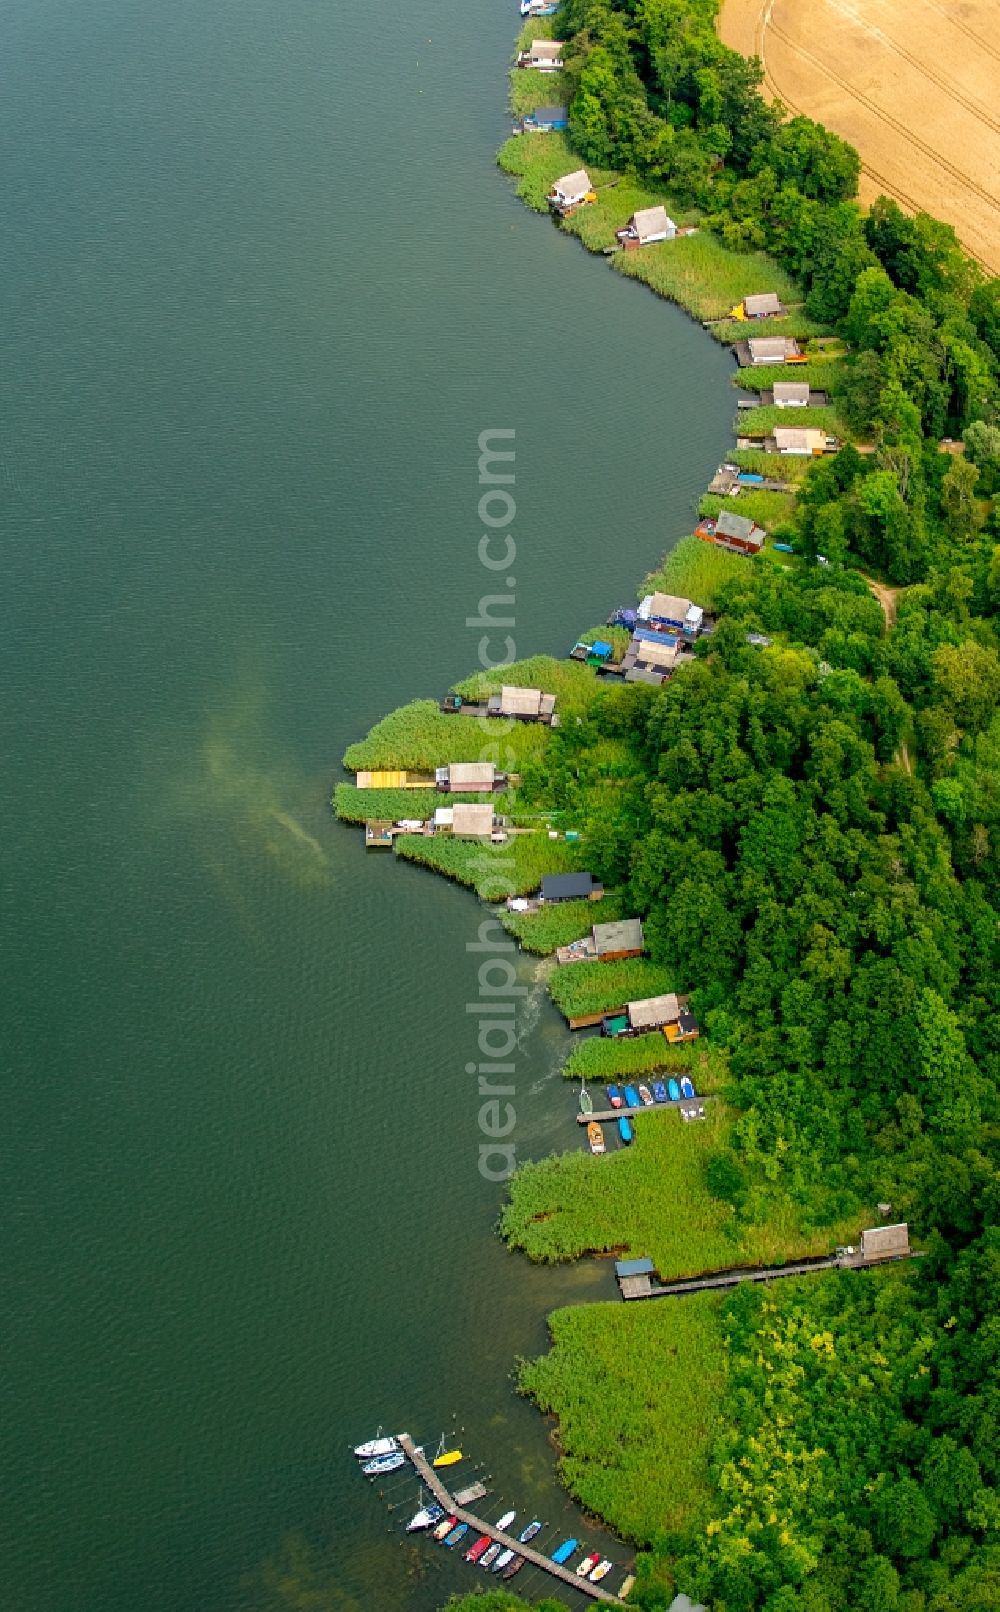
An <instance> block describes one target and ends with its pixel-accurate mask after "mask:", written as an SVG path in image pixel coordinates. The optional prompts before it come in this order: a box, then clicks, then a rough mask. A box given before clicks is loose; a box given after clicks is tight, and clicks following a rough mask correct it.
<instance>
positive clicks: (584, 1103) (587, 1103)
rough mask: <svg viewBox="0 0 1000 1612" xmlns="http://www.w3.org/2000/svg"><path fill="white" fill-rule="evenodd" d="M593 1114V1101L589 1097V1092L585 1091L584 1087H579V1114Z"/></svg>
mask: <svg viewBox="0 0 1000 1612" xmlns="http://www.w3.org/2000/svg"><path fill="white" fill-rule="evenodd" d="M593 1112H594V1099H593V1098H592V1097H591V1095H590V1093H589V1091H588V1090H587V1088H586V1086H581V1087H580V1113H581V1114H592V1113H593Z"/></svg>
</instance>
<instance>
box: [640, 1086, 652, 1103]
mask: <svg viewBox="0 0 1000 1612" xmlns="http://www.w3.org/2000/svg"><path fill="white" fill-rule="evenodd" d="M639 1096H640V1097H641V1098H642V1101H643V1103H644V1105H645V1106H646V1108H652V1106H653V1093H652V1092H651V1091H650V1089H649V1087H648V1086H640V1087H639Z"/></svg>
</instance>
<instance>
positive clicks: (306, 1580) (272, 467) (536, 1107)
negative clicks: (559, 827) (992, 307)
mask: <svg viewBox="0 0 1000 1612" xmlns="http://www.w3.org/2000/svg"><path fill="white" fill-rule="evenodd" d="M516 27H517V14H516V8H515V6H514V5H513V3H511V4H510V5H509V6H507V5H504V6H497V5H496V4H494V3H492V0H473V4H472V5H471V6H469V7H467V8H466V9H465V10H464V11H463V12H462V15H461V21H460V22H459V20H458V18H457V14H456V13H455V11H454V8H453V7H450V6H446V5H445V4H444V3H443V0H429V3H428V4H426V5H424V6H422V7H421V8H419V9H418V8H414V7H404V6H401V5H398V4H396V3H395V0H392V3H391V4H390V6H389V9H388V11H387V12H385V11H384V12H381V13H380V14H379V19H378V26H377V27H375V26H374V25H373V19H372V14H371V12H370V11H365V10H364V9H363V8H358V9H357V10H355V11H350V12H346V13H345V11H344V10H343V9H342V8H337V7H334V6H331V5H329V4H326V5H321V4H319V3H318V0H302V3H301V4H299V5H295V6H292V7H290V8H283V9H281V10H280V11H275V10H274V8H273V7H271V6H267V5H264V4H263V3H262V0H249V3H247V0H244V3H241V4H239V5H237V4H236V0H197V3H195V0H176V3H175V4H173V5H171V6H170V7H166V8H164V7H156V6H153V5H152V4H150V3H149V0H132V3H131V4H128V3H126V0H91V3H88V4H87V5H86V6H80V5H74V6H71V5H70V4H69V3H68V0H30V3H28V0H9V3H8V5H7V6H6V7H5V8H4V13H3V19H2V21H0V37H2V40H3V45H4V58H5V62H6V65H7V83H6V94H5V97H4V103H3V105H2V107H0V139H2V145H3V164H2V171H3V174H4V187H5V203H6V207H5V229H4V237H3V241H2V244H0V254H2V258H3V268H4V283H5V286H6V288H7V298H6V317H5V321H4V328H3V363H2V365H0V392H2V408H0V421H2V424H0V495H2V499H3V511H4V528H5V544H4V549H5V561H6V563H5V577H4V581H5V587H4V590H3V602H2V606H0V610H2V614H3V632H2V634H0V646H2V647H0V654H2V656H3V662H4V664H3V674H4V687H5V692H6V700H5V704H4V711H3V723H4V738H5V754H6V759H7V765H6V769H5V776H4V784H3V799H4V806H5V808H6V809H5V812H4V822H5V833H4V842H3V843H4V851H5V862H6V867H5V890H6V897H7V899H6V902H5V906H4V912H3V918H2V924H3V931H4V941H5V945H4V959H5V971H6V978H5V997H6V1000H7V1004H8V1014H7V1019H8V1034H7V1036H6V1038H5V1040H6V1058H5V1065H4V1099H5V1108H6V1112H7V1115H8V1120H7V1124H6V1126H5V1135H4V1147H3V1152H4V1159H3V1166H4V1168H3V1179H4V1181H5V1185H6V1209H7V1213H6V1223H5V1239H4V1240H5V1252H6V1255H7V1260H6V1265H7V1271H6V1282H5V1298H6V1310H7V1318H8V1326H7V1337H6V1347H5V1356H6V1362H5V1363H6V1373H5V1382H6V1393H5V1403H4V1407H3V1414H4V1426H5V1432H6V1441H7V1451H6V1466H7V1501H6V1504H5V1507H4V1514H3V1521H2V1528H3V1545H2V1567H0V1574H2V1582H3V1584H4V1590H5V1600H6V1601H7V1603H8V1604H9V1605H10V1606H12V1607H16V1608H17V1612H67V1609H69V1608H72V1609H73V1612H134V1609H135V1608H136V1607H139V1606H141V1607H142V1608H144V1612H237V1609H239V1612H242V1609H246V1612H278V1609H282V1612H284V1609H295V1608H299V1607H302V1608H305V1607H306V1606H309V1607H315V1606H317V1605H322V1606H324V1607H327V1606H328V1607H330V1608H335V1609H338V1612H339V1609H344V1612H347V1609H355V1608H357V1609H361V1608H362V1607H363V1608H365V1609H366V1612H367V1609H369V1608H377V1609H378V1612H430V1609H432V1608H434V1607H436V1606H438V1605H439V1604H440V1602H441V1601H442V1600H443V1599H444V1598H445V1596H446V1595H447V1594H448V1593H450V1592H451V1591H452V1590H457V1589H462V1588H465V1587H471V1586H472V1585H473V1583H474V1582H475V1579H476V1575H475V1574H474V1573H473V1570H472V1569H470V1568H467V1567H465V1566H464V1565H463V1564H462V1563H461V1562H460V1561H456V1560H454V1559H453V1555H452V1553H446V1552H443V1551H440V1550H438V1548H437V1547H436V1546H432V1545H431V1544H430V1543H429V1542H427V1541H418V1542H417V1543H415V1544H414V1543H412V1542H410V1543H403V1542H402V1538H401V1529H400V1526H399V1524H400V1520H401V1519H402V1518H403V1517H405V1516H406V1515H408V1514H409V1511H410V1510H411V1509H415V1508H416V1504H417V1494H416V1490H415V1485H414V1484H413V1483H412V1481H410V1480H399V1479H398V1478H397V1479H389V1480H388V1481H387V1482H386V1483H385V1484H384V1485H383V1488H384V1491H385V1492H384V1494H381V1495H380V1494H379V1493H377V1492H374V1491H373V1490H372V1489H371V1488H370V1487H369V1486H368V1485H367V1484H366V1483H365V1482H364V1481H363V1480H361V1479H360V1478H359V1476H358V1474H357V1473H356V1471H355V1470H354V1463H353V1461H352V1460H351V1458H350V1455H349V1453H348V1447H349V1446H350V1445H351V1444H353V1443H355V1442H356V1441H357V1440H359V1439H361V1438H364V1437H367V1436H370V1435H371V1434H372V1433H373V1432H374V1430H375V1427H376V1426H377V1425H378V1424H379V1423H382V1424H384V1425H385V1426H386V1427H389V1428H393V1429H397V1428H399V1427H406V1428H407V1429H408V1430H409V1431H410V1432H412V1433H413V1434H414V1436H415V1437H419V1438H421V1439H423V1440H424V1441H425V1442H426V1443H428V1444H431V1445H434V1446H436V1444H437V1441H438V1438H439V1436H440V1435H441V1433H443V1432H446V1433H448V1435H449V1438H450V1436H451V1433H452V1431H453V1429H456V1428H458V1429H463V1431H461V1433H460V1438H459V1441H460V1443H461V1445H462V1447H463V1449H465V1450H466V1451H467V1452H468V1455H469V1457H470V1460H469V1463H468V1465H469V1469H470V1471H469V1476H470V1477H471V1475H472V1471H471V1469H472V1468H473V1467H474V1466H477V1465H480V1464H481V1465H482V1467H483V1469H484V1471H485V1472H487V1473H489V1474H492V1477H491V1480H490V1483H491V1488H492V1489H493V1491H494V1494H493V1496H492V1497H491V1499H490V1500H489V1501H487V1502H484V1509H485V1510H486V1511H487V1513H488V1514H489V1515H491V1516H496V1515H497V1514H498V1513H499V1512H500V1511H502V1510H503V1509H505V1507H506V1506H507V1505H508V1504H509V1505H510V1506H516V1507H517V1509H518V1513H519V1517H520V1519H521V1520H522V1521H525V1522H526V1521H527V1520H528V1516H529V1514H531V1515H538V1516H539V1517H543V1518H545V1519H546V1520H547V1521H548V1523H549V1524H550V1529H549V1531H548V1532H547V1533H546V1534H545V1535H543V1536H542V1543H543V1544H544V1543H546V1542H548V1543H549V1548H553V1547H554V1544H555V1543H556V1542H557V1538H556V1535H557V1534H558V1536H559V1537H563V1536H564V1535H565V1534H569V1533H574V1534H579V1535H580V1537H581V1538H586V1539H587V1540H593V1541H594V1542H595V1543H598V1542H599V1541H600V1536H599V1534H598V1533H597V1532H596V1531H595V1530H593V1529H591V1528H589V1527H588V1525H587V1524H586V1523H584V1522H583V1520H582V1519H580V1518H579V1515H578V1513H576V1512H575V1510H574V1508H573V1507H572V1506H571V1505H570V1503H569V1501H568V1500H567V1499H566V1497H565V1495H564V1494H563V1493H562V1491H561V1490H560V1488H559V1486H558V1484H557V1482H556V1480H555V1468H554V1460H553V1456H552V1452H551V1449H550V1446H549V1443H548V1440H547V1430H546V1428H545V1425H544V1423H543V1421H542V1419H541V1418H540V1417H539V1416H538V1415H537V1414H536V1413H535V1412H534V1411H533V1410H532V1409H531V1407H530V1406H528V1405H525V1404H524V1403H522V1402H521V1401H520V1400H518V1399H517V1397H516V1395H515V1394H514V1392H513V1386H512V1382H511V1376H510V1374H511V1372H512V1369H513V1366H514V1362H515V1357H516V1356H517V1355H518V1354H532V1353H535V1352H537V1351H538V1350H539V1349H541V1348H543V1347H544V1345H545V1324H544V1317H545V1314H546V1312H547V1310H549V1309H550V1308H552V1307H554V1306H555V1305H557V1304H560V1303H565V1302H572V1301H575V1300H583V1299H592V1298H598V1297H611V1296H612V1284H611V1281H610V1276H609V1272H608V1268H607V1266H606V1265H599V1264H585V1265H582V1266H580V1267H579V1268H572V1269H567V1270H555V1271H552V1270H543V1269H532V1268H530V1267H528V1266H527V1265H526V1264H525V1262H523V1261H522V1260H520V1259H517V1258H513V1257H510V1256H508V1255H507V1254H506V1253H505V1252H504V1250H503V1249H502V1248H501V1246H500V1245H499V1243H498V1242H497V1240H496V1238H495V1235H494V1230H493V1228H494V1224H495V1220H496V1215H497V1212H498V1209H499V1205H500V1188H499V1187H498V1186H496V1185H495V1184H492V1183H490V1182H488V1181H485V1180H484V1179H483V1178H482V1177H481V1175H480V1173H479V1170H478V1167H477V1166H478V1148H479V1143H480V1140H481V1138H480V1133H479V1129H478V1121H477V1110H478V1100H477V1098H476V1095H475V1092H474V1090H473V1081H472V1080H471V1079H470V1077H469V1075H468V1074H467V1073H466V1065H467V1063H469V1062H470V1061H472V1060H475V1058H476V1057H477V1050H476V1031H475V1019H474V1017H473V1016H472V1015H470V1014H469V1013H467V1011H466V1005H467V1003H469V1002H470V1001H474V1000H475V997H476V992H477V986H476V964H477V961H478V959H477V957H476V956H475V955H474V954H470V953H468V952H467V951H466V949H465V948H466V944H467V942H468V941H471V940H473V939H474V938H475V934H476V929H477V926H478V924H479V923H480V921H481V918H482V916H483V914H482V912H481V910H480V909H479V907H478V906H477V904H476V903H475V902H474V901H473V899H472V898H471V897H470V896H469V895H468V894H467V893H465V892H463V891H460V890H458V889H456V888H454V887H452V886H449V885H447V884H445V883H444V882H442V881H439V880H437V879H435V878H434V877H433V876H431V875H429V874H427V873H425V872H423V871H421V870H419V869H416V868H414V867H411V866H408V865H403V864H399V865H396V864H395V863H394V862H393V861H392V860H391V859H388V858H379V857H372V856H369V857H367V858H366V856H365V853H364V851H363V849H362V846H361V843H360V835H359V831H358V830H357V829H349V828H345V827H341V826H339V825H337V824H335V823H334V822H333V821H332V819H331V817H330V813H329V809H328V806H327V797H328V794H329V790H330V786H331V784H332V782H333V781H334V779H335V777H336V775H337V765H336V764H337V761H338V758H339V756H340V754H341V753H342V751H343V749H344V748H345V746H346V744H347V743H348V742H349V741H350V740H351V739H353V738H356V737H358V736H359V735H360V734H362V733H363V732H364V731H365V729H366V728H367V727H368V726H369V725H370V724H371V723H372V722H373V721H375V720H376V719H377V718H378V717H379V716H380V715H382V714H383V713H384V712H385V711H386V710H388V709H390V708H391V707H393V706H395V705H397V704H400V703H402V702H403V701H405V700H407V699H409V698H411V697H413V696H415V695H418V694H421V695H437V694H439V693H440V692H442V691H443V690H444V688H445V687H446V686H447V685H448V683H449V682H450V681H452V680H453V679H454V678H456V677H459V676H461V675H463V674H464V673H465V672H467V671H468V670H470V669H471V668H472V667H473V666H474V664H475V657H476V644H477V641H478V637H479V630H478V629H475V630H470V629H469V628H468V627H467V626H466V618H467V617H469V616H473V615H475V614H476V613H477V607H478V601H479V599H480V596H481V595H483V594H484V593H490V592H493V591H496V590H495V587H494V583H493V579H492V578H491V577H490V575H489V574H488V573H487V572H486V571H485V570H484V569H483V567H482V565H481V564H480V562H479V560H478V557H477V553H476V543H477V541H478V537H479V535H480V532H481V530H482V528H481V527H480V525H479V524H478V522H477V514H476V509H477V503H478V499H479V493H480V488H479V485H478V480H477V467H476V461H477V455H478V450H477V445H476V444H477V437H478V435H479V433H480V432H481V431H483V430H485V429H490V428H496V427H501V428H506V427H513V428H514V429H515V430H516V432H517V437H516V452H517V459H516V476H517V481H516V486H515V493H516V499H517V506H518V517H517V522H516V525H515V528H514V529H515V531H516V535H517V540H518V544H519V555H518V561H517V566H516V589H515V590H512V591H513V593H514V613H515V616H516V626H515V628H514V629H513V633H514V636H515V638H516V642H517V646H518V649H519V651H520V652H521V653H522V654H529V653H534V652H537V651H540V650H546V651H551V652H553V653H556V654H560V653H563V652H565V650H566V649H567V648H568V647H569V645H570V643H572V641H573V639H574V637H575V636H576V634H577V632H578V631H580V630H582V629H583V628H585V627H587V626H589V625H592V624H593V623H595V622H597V621H598V620H600V619H602V618H603V617H604V616H605V615H606V614H607V612H608V610H609V609H610V608H612V607H613V606H614V605H616V604H619V603H623V602H628V601H629V600H630V599H631V598H632V597H633V596H634V589H635V584H636V582H637V580H638V579H639V578H640V577H641V576H642V574H643V573H644V572H645V570H647V569H648V567H649V566H650V565H652V564H653V563H655V562H656V561H657V559H658V558H659V556H660V554H661V553H662V551H663V550H664V549H665V548H666V547H667V546H668V544H669V543H670V542H671V541H672V540H673V539H674V538H675V537H676V536H678V535H679V534H680V533H681V532H682V531H684V530H685V528H686V527H687V526H688V525H689V521H690V515H691V512H692V509H693V505H694V501H695V499H696V498H697V496H698V494H699V493H700V491H701V490H702V489H703V488H704V486H705V483H706V481H707V479H708V477H709V476H710V474H711V472H712V470H713V469H714V467H715V465H716V464H717V463H718V461H719V458H720V456H721V455H722V454H723V453H724V451H725V448H726V445H727V443H728V442H729V441H730V425H731V418H732V413H733V394H732V391H731V388H730V387H729V384H728V376H729V370H730V362H729V360H728V359H727V358H726V356H725V355H724V354H723V353H721V352H720V351H719V350H718V349H717V348H716V347H715V346H714V345H713V344H712V343H711V342H710V341H709V339H708V338H707V337H706V336H705V335H704V334H703V333H702V332H701V331H699V330H698V329H697V327H696V326H694V325H693V324H692V323H690V322H689V321H688V320H686V319H685V318H684V317H683V316H682V315H681V314H680V313H679V312H677V311H676V310H675V309H672V308H669V307H667V306H666V305H664V304H663V303H659V302H657V301H656V300H655V299H654V298H653V297H652V296H651V295H650V294H649V293H648V292H646V291H645V290H644V289H643V288H641V287H639V286H637V285H635V284H632V283H629V282H625V281H623V280H622V279H620V278H619V277H618V276H615V275H613V274H612V273H611V272H610V271H609V270H608V269H607V268H606V266H605V265H604V264H603V263H601V262H600V261H599V260H594V259H591V258H588V257H587V255H586V254H585V253H584V252H583V251H582V250H581V249H580V247H579V246H578V245H577V243H576V242H574V241H572V240H570V239H567V238H565V237H562V236H560V235H559V233H558V232H557V231H556V230H555V229H554V228H553V227H552V226H551V225H550V224H549V223H548V222H547V221H546V220H541V219H538V218H535V217H533V216H532V215H530V214H528V213H527V212H526V211H525V210H524V209H523V208H522V207H521V206H520V204H519V203H517V201H516V200H515V199H514V197H513V196H512V194H511V192H510V190H509V187H508V185H507V182H506V181H505V180H504V179H503V178H502V177H501V176H500V175H499V174H498V173H497V172H496V170H495V168H494V165H493V155H494V151H495V149H496V146H497V145H498V144H499V142H500V140H501V139H502V138H503V136H504V134H505V133H506V131H507V128H508V126H509V124H508V120H507V119H506V117H505V116H504V112H503V101H504V84H503V73H504V67H505V63H506V60H507V57H508V55H509V51H510V47H511V43H512V40H513V37H514V33H515V30H516ZM520 970H521V974H520V977H521V981H522V983H523V984H524V985H525V986H526V987H527V994H526V996H525V1003H526V1009H525V1012H524V1014H523V1015H522V1023H521V1026H520V1029H521V1044H520V1049H519V1055H518V1060H517V1062H518V1074H517V1077H516V1084H517V1097H516V1110H517V1128H516V1132H515V1140H516V1143H517V1147H518V1151H519V1154H520V1156H523V1157H530V1156H537V1155H540V1154H544V1153H546V1152H548V1151H550V1150H551V1149H553V1148H561V1147H563V1146H577V1145H579V1137H578V1134H577V1128H576V1126H575V1125H574V1124H573V1123H572V1118H571V1116H572V1111H573V1094H572V1093H571V1092H570V1091H568V1090H567V1089H566V1088H565V1087H564V1086H563V1085H562V1083H561V1081H560V1077H559V1074H558V1070H559V1065H560V1062H561V1059H562V1057H563V1054H564V1051H565V1048H566V1046H567V1042H568V1038H567V1034H566V1032H565V1031H564V1029H563V1028H562V1023H561V1020H559V1018H558V1016H557V1015H556V1014H555V1012H554V1010H553V1009H552V1008H551V1005H550V1004H549V1003H548V1001H547V999H546V998H545V997H544V995H543V994H542V990H541V985H540V982H539V980H538V978H537V965H536V964H535V963H534V962H533V961H532V960H530V959H528V958H523V959H521V961H520ZM459 1472H460V1473H461V1474H463V1476H464V1469H462V1468H460V1469H459ZM390 1504H392V1505H395V1506H397V1507H398V1510H397V1511H395V1512H390V1510H389V1509H388V1507H389V1505H390ZM613 1554H615V1557H616V1560H622V1561H625V1560H627V1559H628V1554H629V1553H628V1552H627V1551H625V1550H624V1549H621V1548H619V1549H618V1550H617V1551H615V1552H613ZM612 1582H613V1583H615V1582H617V1579H615V1580H613V1581H612ZM518 1588H519V1589H523V1591H524V1592H525V1593H527V1594H529V1595H538V1594H541V1593H542V1591H543V1586H542V1584H541V1583H539V1582H533V1581H530V1580H529V1577H528V1575H527V1574H526V1573H525V1574H522V1575H521V1579H520V1580H519V1581H518Z"/></svg>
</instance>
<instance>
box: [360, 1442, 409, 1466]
mask: <svg viewBox="0 0 1000 1612" xmlns="http://www.w3.org/2000/svg"><path fill="white" fill-rule="evenodd" d="M398 1449H399V1445H398V1443H397V1442H396V1440H395V1439H394V1438H370V1439H369V1440H368V1443H367V1444H356V1445H355V1447H354V1453H355V1455H356V1456H357V1458H358V1460H359V1461H374V1460H375V1457H376V1456H378V1455H395V1453H396V1451H397V1450H398Z"/></svg>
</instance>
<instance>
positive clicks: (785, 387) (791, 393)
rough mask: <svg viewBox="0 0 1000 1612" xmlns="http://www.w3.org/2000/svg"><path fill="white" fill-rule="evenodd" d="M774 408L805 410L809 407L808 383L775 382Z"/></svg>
mask: <svg viewBox="0 0 1000 1612" xmlns="http://www.w3.org/2000/svg"><path fill="white" fill-rule="evenodd" d="M774 406H775V408H777V409H806V408H808V407H809V382H808V381H775V383H774Z"/></svg>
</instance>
